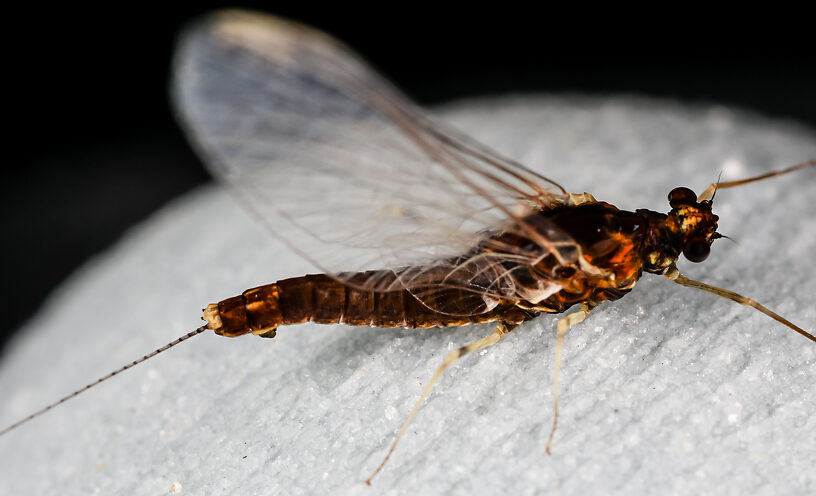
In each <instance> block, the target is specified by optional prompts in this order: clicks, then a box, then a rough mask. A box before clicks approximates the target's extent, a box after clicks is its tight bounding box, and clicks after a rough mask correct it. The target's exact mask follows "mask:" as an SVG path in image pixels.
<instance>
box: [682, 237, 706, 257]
mask: <svg viewBox="0 0 816 496" xmlns="http://www.w3.org/2000/svg"><path fill="white" fill-rule="evenodd" d="M709 253H711V246H709V244H708V243H707V242H706V241H705V240H702V239H701V240H692V241H689V242H688V243H686V246H685V248H683V256H684V257H686V259H687V260H688V261H689V262H695V263H699V262H702V261H703V260H705V259H706V258H708V254H709Z"/></svg>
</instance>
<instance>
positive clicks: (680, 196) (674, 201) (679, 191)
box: [669, 187, 697, 208]
mask: <svg viewBox="0 0 816 496" xmlns="http://www.w3.org/2000/svg"><path fill="white" fill-rule="evenodd" d="M694 203H697V194H696V193H695V192H694V191H692V190H690V189H688V188H684V187H680V188H674V189H673V190H671V192H670V193H669V205H671V208H679V207H680V206H681V205H692V204H694Z"/></svg>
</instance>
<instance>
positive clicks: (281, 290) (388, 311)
mask: <svg viewBox="0 0 816 496" xmlns="http://www.w3.org/2000/svg"><path fill="white" fill-rule="evenodd" d="M368 275H371V274H370V273H363V274H360V276H361V277H365V276H368ZM204 319H205V320H207V322H208V323H209V327H210V328H211V329H213V330H214V331H215V332H216V334H220V335H223V336H228V337H233V336H240V335H242V334H247V333H253V334H258V335H263V336H266V337H272V336H274V330H275V329H276V328H277V327H279V326H282V325H289V324H302V323H304V322H315V323H318V324H337V323H343V324H348V325H353V326H374V327H410V328H424V327H436V326H456V325H463V324H470V323H479V322H489V321H493V320H496V319H497V312H495V311H490V312H486V313H480V312H479V311H477V310H476V309H474V314H473V315H466V316H460V315H455V316H454V315H447V314H442V313H438V312H435V311H433V310H431V309H430V308H428V307H427V306H425V305H423V304H422V303H421V302H420V301H419V300H418V299H416V298H415V297H414V296H413V295H411V293H409V292H408V291H406V290H397V291H386V292H374V291H364V290H359V289H355V288H353V287H351V286H347V285H345V284H343V283H341V282H338V281H336V280H334V279H332V278H330V277H329V276H326V275H323V274H312V275H306V276H302V277H293V278H291V279H284V280H282V281H278V282H276V283H274V284H267V285H264V286H259V287H257V288H252V289H248V290H246V291H244V293H243V294H241V295H240V296H234V297H232V298H227V299H226V300H223V301H221V302H219V303H212V304H210V305H209V306H207V308H206V309H205V310H204Z"/></svg>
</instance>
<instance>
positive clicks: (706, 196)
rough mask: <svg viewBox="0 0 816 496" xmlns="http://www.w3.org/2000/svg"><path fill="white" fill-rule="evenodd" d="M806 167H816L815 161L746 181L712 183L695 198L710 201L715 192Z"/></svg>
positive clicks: (807, 161)
mask: <svg viewBox="0 0 816 496" xmlns="http://www.w3.org/2000/svg"><path fill="white" fill-rule="evenodd" d="M807 167H816V160H812V159H811V160H806V161H804V162H802V163H799V164H796V165H794V166H792V167H788V168H787V169H781V170H778V171H773V172H768V173H765V174H761V175H759V176H754V177H749V178H747V179H740V180H738V181H726V182H722V183H719V182H718V183H712V184H711V185H710V186H709V187H708V188H706V190H705V191H703V192H702V193H700V196H698V197H697V201H703V200H711V199H712V198H714V194H715V193H717V190H720V189H725V188H734V187H736V186H742V185H743V184H748V183H752V182H755V181H761V180H763V179H768V178H771V177H776V176H781V175H782V174H787V173H789V172H795V171H798V170H801V169H805V168H807Z"/></svg>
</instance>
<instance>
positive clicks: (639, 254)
mask: <svg viewBox="0 0 816 496" xmlns="http://www.w3.org/2000/svg"><path fill="white" fill-rule="evenodd" d="M174 91H175V95H174V97H175V100H176V102H177V104H178V110H179V113H180V116H181V120H182V122H183V123H184V125H185V127H186V129H187V131H188V132H189V135H190V137H191V138H192V140H193V142H194V143H195V144H196V146H197V147H198V149H199V151H200V152H201V154H202V157H203V158H204V159H205V162H206V163H207V164H208V165H209V167H210V168H211V170H212V171H213V173H214V174H215V175H216V176H217V177H219V178H221V179H222V180H224V182H225V183H226V184H227V185H228V186H229V187H231V188H232V190H233V191H234V192H235V193H236V196H237V197H238V198H239V199H240V200H241V201H242V202H243V203H244V205H245V206H246V207H247V208H248V209H249V210H250V211H252V212H253V213H254V214H255V215H256V216H257V217H258V219H259V220H260V221H261V222H262V223H263V224H264V225H265V226H266V227H267V228H268V229H269V230H270V231H272V232H273V233H274V234H275V235H276V236H277V237H279V238H280V239H281V240H282V241H283V242H285V243H286V244H287V245H288V246H289V247H290V248H291V249H292V250H293V251H295V252H297V253H299V254H300V255H302V256H303V257H305V258H306V259H308V260H309V261H311V262H312V263H313V264H314V265H315V267H317V268H319V269H320V270H321V272H323V273H322V274H316V275H306V276H302V277H295V278H292V279H286V280H282V281H278V282H276V283H273V284H268V285H265V286H260V287H257V288H253V289H249V290H247V291H245V292H244V293H243V294H241V295H239V296H235V297H232V298H227V299H225V300H223V301H221V302H219V303H213V304H210V305H209V306H207V308H206V309H205V310H204V318H205V320H206V321H207V323H206V325H204V326H202V327H200V328H199V329H197V330H195V331H193V332H191V333H189V334H187V335H185V336H183V337H181V338H179V339H178V340H176V341H174V342H172V343H170V344H168V345H166V346H165V347H163V348H160V349H159V350H156V351H155V352H153V353H151V354H149V355H146V356H145V357H143V358H141V359H139V360H136V361H135V362H133V363H131V364H128V365H126V366H124V367H122V368H121V369H119V370H116V371H114V372H112V373H110V374H108V375H107V376H105V377H102V378H101V379H99V380H97V381H96V382H94V383H92V384H90V385H88V386H86V387H84V388H82V389H80V390H78V391H76V392H74V393H72V394H71V395H69V396H66V397H65V398H63V399H61V400H59V401H58V402H56V403H54V404H52V405H50V406H48V407H46V408H44V409H42V410H40V411H38V412H36V413H34V414H32V415H30V416H29V417H27V418H25V419H23V420H22V421H20V422H18V423H16V424H14V425H12V426H10V427H8V428H6V429H5V430H3V431H2V433H6V432H8V431H10V430H12V429H14V428H16V427H17V426H19V425H20V424H22V423H24V422H26V421H28V420H31V419H32V418H34V417H36V416H38V415H41V414H42V413H44V412H45V411H47V410H49V409H51V408H53V407H54V406H56V405H58V404H60V403H62V402H64V401H66V400H68V399H70V398H72V397H74V396H76V395H77V394H79V393H81V392H83V391H86V390H87V389H89V388H91V387H93V386H95V385H96V384H98V383H100V382H102V381H104V380H107V379H108V378H110V377H112V376H114V375H117V374H119V373H121V372H122V371H124V370H127V369H129V368H130V367H132V366H134V365H136V364H138V363H141V362H143V361H144V360H146V359H148V358H150V357H152V356H154V355H155V354H157V353H160V352H162V351H164V350H166V349H167V348H169V347H171V346H174V345H175V344H177V343H179V342H181V341H184V340H186V339H188V338H190V337H192V336H194V335H197V334H200V333H202V332H204V331H205V330H208V329H210V330H213V331H214V332H215V333H216V334H219V335H222V336H227V337H235V336H241V335H244V334H254V335H257V336H261V337H267V338H271V337H274V336H275V333H276V332H277V329H278V328H279V327H280V326H284V325H291V324H300V323H304V322H316V323H322V324H334V323H343V324H347V325H355V326H363V325H364V326H376V327H407V328H427V327H435V326H460V325H464V324H472V323H483V322H496V323H497V324H496V327H495V329H494V330H493V332H492V333H491V334H490V335H488V336H486V337H484V338H482V339H479V340H477V341H475V342H473V343H471V344H469V345H467V346H464V347H462V348H459V349H457V350H454V351H452V352H451V353H449V354H448V356H447V357H446V358H445V360H444V362H443V363H442V365H441V366H440V367H439V368H438V369H437V370H436V372H435V374H434V376H433V377H432V378H431V380H430V381H428V383H427V385H426V386H425V389H424V391H423V392H422V395H421V397H420V398H419V400H418V401H417V402H416V405H415V406H414V409H413V410H412V411H411V412H410V414H409V415H408V418H407V420H406V421H405V422H404V424H403V425H402V428H401V429H400V430H399V432H398V434H397V435H396V438H395V439H394V441H393V443H392V445H391V447H390V449H389V451H388V453H387V454H386V456H385V459H384V460H383V461H382V463H381V464H380V465H379V466H378V467H377V468H376V470H375V471H374V473H373V474H371V477H369V479H368V480H367V482H370V480H371V478H372V477H373V476H374V475H376V474H377V473H378V472H379V471H380V469H381V468H382V467H383V465H384V464H385V462H386V461H387V460H388V458H389V457H390V456H391V454H392V453H393V451H394V448H395V447H396V445H397V443H398V442H399V440H400V438H401V437H402V436H403V434H404V433H405V431H406V428H407V426H408V425H409V424H410V422H411V421H412V419H413V418H414V416H415V415H416V413H417V411H418V410H419V408H420V406H421V405H422V403H423V402H424V400H425V398H426V397H427V396H428V394H429V392H430V391H431V388H432V387H433V385H434V384H435V382H436V381H437V380H438V379H439V377H440V376H441V375H442V373H443V372H444V371H445V369H446V368H447V367H448V366H450V365H451V364H453V363H454V362H455V361H456V360H458V359H459V358H461V357H462V356H464V355H466V354H468V353H471V352H473V351H476V350H481V349H483V348H486V347H488V346H491V345H493V344H496V343H498V342H499V341H501V340H502V338H504V337H505V336H506V335H507V334H508V333H509V332H511V331H512V330H513V329H515V328H516V327H517V326H519V325H520V324H522V323H524V322H526V321H528V320H530V319H533V318H535V317H536V316H538V315H540V314H542V313H554V314H558V313H564V312H568V311H570V310H571V313H568V314H567V315H566V316H565V317H563V318H562V319H561V320H559V322H558V325H557V337H556V347H555V389H554V390H555V395H554V397H555V403H554V409H555V415H554V421H553V425H552V429H551V432H550V436H549V440H548V443H547V451H548V452H549V450H550V445H551V443H552V439H553V433H554V432H555V428H556V424H557V419H558V417H557V413H558V394H557V393H558V367H559V363H560V355H561V349H562V346H563V340H564V334H565V332H566V331H567V329H568V328H569V327H571V326H573V325H576V324H578V323H579V322H581V321H583V320H584V319H586V318H587V316H588V315H589V314H590V312H591V311H592V310H593V309H594V308H596V307H597V306H598V305H600V304H601V303H603V302H604V301H614V300H617V299H619V298H621V297H623V296H624V295H625V294H626V293H628V292H629V291H630V290H631V289H632V288H633V287H634V285H635V283H636V282H637V281H638V279H639V278H640V277H641V275H642V274H643V273H644V272H648V273H652V274H657V275H662V276H664V277H666V278H667V279H669V280H671V281H674V282H676V283H678V284H680V285H683V286H687V287H691V288H696V289H700V290H703V291H706V292H709V293H712V294H714V295H717V296H721V297H724V298H727V299H730V300H732V301H734V302H737V303H740V304H742V305H747V306H750V307H753V308H755V309H757V310H759V311H760V312H762V313H764V314H766V315H768V316H770V317H771V318H773V319H774V320H776V321H778V322H779V323H781V324H782V325H784V326H787V327H788V328H790V329H792V330H794V331H796V332H798V333H799V334H801V335H802V336H804V337H806V338H807V339H810V340H811V341H816V337H814V335H813V334H812V332H809V331H806V330H804V329H802V328H800V327H798V326H796V325H795V324H793V323H791V322H790V321H788V320H787V319H785V318H783V317H781V316H780V315H778V314H776V313H774V312H773V311H771V310H769V309H768V308H766V307H764V306H762V305H761V304H759V303H757V302H756V301H754V300H752V299H750V298H746V297H744V296H741V295H739V294H737V293H734V292H732V291H729V290H726V289H721V288H717V287H713V286H709V285H707V284H704V283H701V282H697V281H693V280H690V279H688V278H686V277H684V276H683V275H681V274H680V273H679V271H678V270H677V268H676V262H677V260H678V258H679V257H680V255H681V254H682V255H683V256H684V257H685V258H686V259H688V260H689V261H691V262H702V261H703V260H705V259H706V257H707V256H708V254H709V250H710V247H711V244H712V243H713V242H714V241H715V240H717V239H719V238H721V237H722V235H721V234H719V233H718V232H717V221H718V217H717V216H716V215H714V213H713V212H712V206H713V200H714V196H715V193H716V192H717V191H718V190H719V189H725V188H731V187H734V186H739V185H742V184H746V183H749V182H753V181H758V180H761V179H766V178H769V177H773V176H777V175H780V174H785V173H789V172H793V171H796V170H801V169H805V168H810V167H814V166H816V161H814V160H810V161H807V162H803V163H801V164H799V165H796V166H793V167H789V168H787V169H784V170H780V171H777V172H771V173H768V174H764V175H761V176H757V177H753V178H749V179H744V180H741V181H730V182H721V183H718V184H712V185H711V186H710V187H709V188H707V189H706V190H705V191H703V192H702V193H701V194H700V195H697V194H695V193H694V192H693V191H692V190H690V189H688V188H683V187H681V188H675V189H673V190H672V191H671V192H670V193H669V206H670V210H669V212H668V213H665V214H664V213H659V212H653V211H650V210H645V209H641V210H636V211H635V212H628V211H623V210H619V209H618V208H616V207H614V206H613V205H610V204H608V203H604V202H601V201H597V200H596V199H595V198H593V197H592V196H591V195H590V194H587V193H583V194H571V193H568V192H567V191H566V190H565V189H564V188H562V187H561V186H559V185H558V184H556V183H555V182H553V181H551V180H549V179H547V178H545V177H542V176H540V175H538V174H536V173H535V172H533V171H531V170H529V169H527V168H525V167H524V166H522V165H519V164H517V163H515V162H513V161H510V160H508V159H506V158H504V157H501V156H499V155H497V154H496V153H494V152H492V151H491V150H488V149H487V148H485V147H484V146H482V145H480V144H479V143H476V142H474V141H472V140H470V139H468V138H467V137H464V136H462V135H459V134H457V133H455V132H453V131H451V130H449V129H446V128H443V127H440V126H439V125H438V124H436V123H434V122H432V121H431V120H429V119H428V118H427V117H426V116H425V115H424V114H423V113H422V112H421V111H420V110H419V109H418V108H417V107H415V106H414V105H413V104H411V103H410V102H408V101H407V100H406V99H405V98H404V97H403V96H402V95H401V94H400V93H399V92H398V91H397V90H396V89H394V88H393V87H392V86H391V85H389V84H388V83H387V82H386V81H384V80H383V79H381V78H380V77H379V76H378V75H377V74H376V73H374V72H373V71H371V70H370V69H369V68H368V67H366V66H365V65H364V64H363V63H362V62H360V60H359V59H358V58H356V57H355V56H354V55H352V54H351V53H350V52H349V51H348V50H347V49H346V48H344V47H343V46H342V45H340V44H339V43H338V42H336V41H334V40H332V39H330V38H329V37H327V36H326V35H324V34H322V33H319V32H316V31H313V30H310V29H308V28H305V27H302V26H299V25H296V24H292V23H289V22H286V21H282V20H279V19H275V18H271V17H267V16H263V15H258V14H253V13H246V12H223V13H219V14H216V15H214V16H211V17H209V18H207V19H205V20H204V21H201V22H200V23H198V24H197V25H196V26H194V27H193V28H192V29H191V30H190V31H189V32H188V33H187V34H186V36H185V37H184V38H183V40H182V43H181V45H180V48H179V52H178V55H177V59H176V79H175V86H174ZM371 269H375V270H371Z"/></svg>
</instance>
